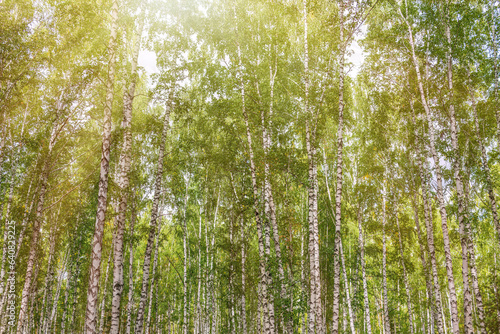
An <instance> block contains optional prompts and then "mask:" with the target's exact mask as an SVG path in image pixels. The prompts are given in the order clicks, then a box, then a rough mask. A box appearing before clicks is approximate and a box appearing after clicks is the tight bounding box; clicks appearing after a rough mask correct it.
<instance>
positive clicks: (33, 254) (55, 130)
mask: <svg viewBox="0 0 500 334" xmlns="http://www.w3.org/2000/svg"><path fill="white" fill-rule="evenodd" d="M57 117H58V116H57ZM57 123H58V122H57V119H56V120H55V121H54V123H53V124H52V133H51V135H50V140H49V147H48V151H47V155H46V158H45V161H44V164H43V168H42V172H41V174H40V189H39V195H38V205H37V209H36V215H35V219H34V221H33V230H32V234H31V241H30V247H29V254H28V262H27V264H26V275H24V287H23V291H22V294H21V305H20V307H19V317H18V321H17V334H22V333H23V327H24V321H25V318H26V314H27V311H28V301H29V298H30V292H31V290H32V286H31V285H32V283H33V268H34V266H35V262H36V259H37V248H38V247H37V246H38V239H39V238H40V229H41V225H42V219H43V217H42V215H43V209H44V204H45V195H46V192H47V183H48V179H49V173H50V167H51V161H50V160H51V155H52V150H53V148H54V145H55V144H56V140H57V136H58V134H59V130H60V128H59V127H58V126H57ZM19 247H20V245H19Z"/></svg>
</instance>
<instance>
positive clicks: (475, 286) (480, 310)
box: [464, 105, 486, 334]
mask: <svg viewBox="0 0 500 334" xmlns="http://www.w3.org/2000/svg"><path fill="white" fill-rule="evenodd" d="M473 106H474V105H473ZM476 116H477V115H476ZM476 125H477V124H476ZM478 138H479V137H478ZM483 148H484V147H483ZM467 175H469V177H467V179H470V171H468V172H467ZM467 179H466V181H465V187H464V188H465V189H464V192H465V193H464V204H465V206H466V207H468V206H469V194H470V193H469V181H468V180H467ZM468 234H469V235H468V238H467V240H468V244H467V247H468V252H469V268H470V276H471V282H472V291H473V293H474V297H475V300H476V310H477V319H478V325H479V333H481V334H486V326H485V324H484V319H485V317H484V306H483V297H482V296H481V290H480V288H479V281H478V278H477V267H476V254H475V250H474V244H473V243H472V240H473V239H472V238H473V236H472V231H471V230H470V229H469V230H468ZM476 332H477V330H476Z"/></svg>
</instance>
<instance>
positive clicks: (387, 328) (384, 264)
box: [382, 184, 391, 334]
mask: <svg viewBox="0 0 500 334" xmlns="http://www.w3.org/2000/svg"><path fill="white" fill-rule="evenodd" d="M386 196H387V194H386V189H385V184H384V189H383V194H382V289H383V313H384V316H383V319H384V328H385V333H386V334H391V322H390V320H389V305H388V304H389V301H388V297H387V246H386V234H385V226H386V225H387V218H386V213H385V211H386V208H385V207H386Z"/></svg>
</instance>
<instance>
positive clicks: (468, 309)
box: [445, 8, 474, 334]
mask: <svg viewBox="0 0 500 334" xmlns="http://www.w3.org/2000/svg"><path fill="white" fill-rule="evenodd" d="M445 31H446V38H447V42H448V49H447V56H446V57H447V67H448V71H447V79H448V93H449V100H450V102H451V103H450V106H449V116H450V132H451V145H452V148H453V171H454V178H455V187H456V190H457V197H458V222H459V230H460V234H461V245H462V281H463V290H464V304H463V307H464V318H465V320H464V329H465V333H466V334H468V333H473V331H474V328H473V324H472V294H471V289H470V286H469V263H468V255H469V254H468V242H472V241H469V240H468V230H469V223H468V221H467V218H466V216H467V208H466V207H465V205H464V204H465V203H464V201H465V199H464V191H463V183H462V177H461V175H460V162H459V154H460V153H459V147H458V138H457V133H458V128H457V122H456V118H455V104H454V94H453V68H452V59H451V34H450V23H449V8H447V9H446V29H445ZM452 319H453V312H452ZM455 321H456V322H457V324H456V325H454V327H458V315H457V319H456V320H455Z"/></svg>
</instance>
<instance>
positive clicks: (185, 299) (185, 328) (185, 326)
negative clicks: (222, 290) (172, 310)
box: [182, 180, 189, 334]
mask: <svg viewBox="0 0 500 334" xmlns="http://www.w3.org/2000/svg"><path fill="white" fill-rule="evenodd" d="M188 189H189V180H188V181H187V183H186V196H185V197H184V218H183V225H182V227H183V229H182V231H183V233H182V246H183V250H184V253H183V254H184V276H183V311H182V314H183V315H184V319H183V321H182V333H183V334H187V331H188V323H187V316H188V315H187V305H188V291H187V284H188V282H187V270H188V256H189V255H188V250H187V242H188V240H187V238H188V235H187V233H188V231H187V205H188V196H189V192H188Z"/></svg>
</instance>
